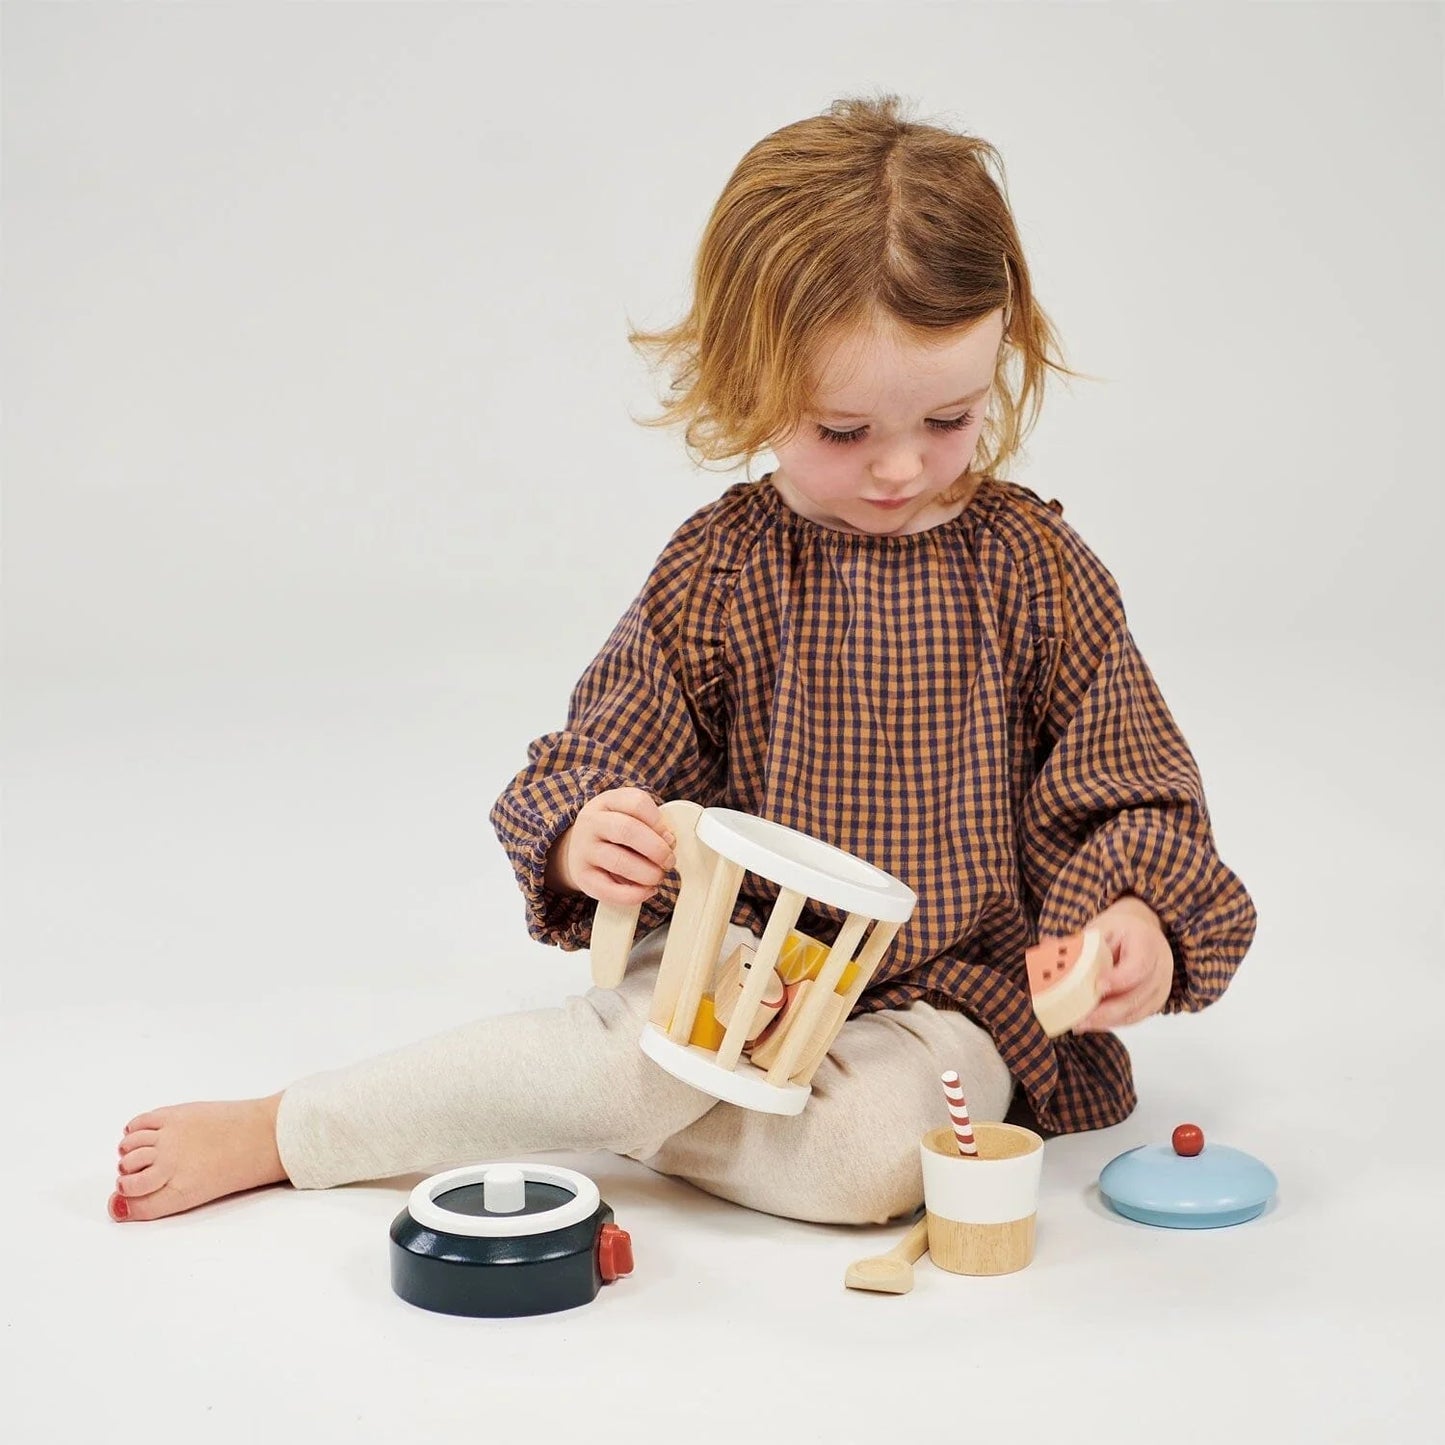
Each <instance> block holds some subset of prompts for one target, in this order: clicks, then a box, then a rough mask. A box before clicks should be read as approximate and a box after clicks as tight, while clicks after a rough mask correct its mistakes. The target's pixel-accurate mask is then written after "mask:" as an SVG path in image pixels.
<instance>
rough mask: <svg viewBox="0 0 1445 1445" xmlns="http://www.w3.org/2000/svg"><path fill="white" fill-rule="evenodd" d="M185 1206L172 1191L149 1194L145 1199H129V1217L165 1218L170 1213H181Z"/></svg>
mask: <svg viewBox="0 0 1445 1445" xmlns="http://www.w3.org/2000/svg"><path fill="white" fill-rule="evenodd" d="M183 1208H185V1206H184V1205H183V1204H181V1203H179V1202H178V1201H177V1200H176V1198H175V1196H174V1195H173V1194H170V1193H165V1194H149V1195H147V1196H146V1197H145V1198H144V1199H127V1200H126V1201H125V1211H126V1212H125V1217H126V1218H127V1219H164V1218H165V1217H166V1216H167V1215H170V1214H179V1213H180V1211H181V1210H182V1209H183Z"/></svg>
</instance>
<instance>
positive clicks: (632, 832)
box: [599, 800, 676, 882]
mask: <svg viewBox="0 0 1445 1445" xmlns="http://www.w3.org/2000/svg"><path fill="white" fill-rule="evenodd" d="M649 801H650V800H649ZM599 836H600V839H601V841H602V842H603V844H604V845H606V844H611V845H612V846H613V847H617V848H623V849H626V850H629V851H630V852H632V853H636V854H639V855H640V856H641V857H643V858H646V859H648V860H649V861H650V862H652V863H653V864H654V865H655V866H656V867H657V868H658V869H659V870H660V871H661V872H664V873H665V872H666V871H667V870H668V869H669V868H671V867H672V866H673V864H674V863H675V862H676V859H675V858H674V857H673V852H672V848H671V847H670V846H669V845H668V842H667V840H666V839H665V838H663V837H662V835H661V834H660V833H658V832H657V831H656V830H655V829H654V828H652V827H651V825H649V824H647V823H644V822H642V821H641V819H639V818H637V817H635V816H633V815H632V814H627V813H617V814H614V815H613V816H612V817H611V818H609V819H608V820H607V822H606V824H605V825H604V827H603V830H602V832H601V834H600V835H599ZM602 866H603V867H608V868H610V867H611V866H612V865H611V864H603V865H602ZM627 876H629V877H630V876H631V875H630V874H629V875H627ZM652 881H653V882H656V881H657V880H656V879H654V880H652Z"/></svg>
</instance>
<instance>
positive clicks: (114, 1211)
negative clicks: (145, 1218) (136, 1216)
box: [110, 1194, 130, 1219]
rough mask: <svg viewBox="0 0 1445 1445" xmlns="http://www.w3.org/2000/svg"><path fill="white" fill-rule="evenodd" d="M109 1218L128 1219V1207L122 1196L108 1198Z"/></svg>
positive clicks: (115, 1195)
mask: <svg viewBox="0 0 1445 1445" xmlns="http://www.w3.org/2000/svg"><path fill="white" fill-rule="evenodd" d="M110 1217H111V1218H112V1219H129V1218H130V1205H129V1204H127V1203H126V1202H125V1196H124V1195H123V1194H112V1195H111V1196H110Z"/></svg>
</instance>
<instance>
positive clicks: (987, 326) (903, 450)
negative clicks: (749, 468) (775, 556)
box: [772, 310, 1003, 536]
mask: <svg viewBox="0 0 1445 1445" xmlns="http://www.w3.org/2000/svg"><path fill="white" fill-rule="evenodd" d="M1002 340H1003V312H1002V310H998V311H992V312H990V313H989V314H988V315H987V316H985V317H983V318H982V320H980V321H977V322H975V323H973V324H972V325H971V326H969V327H968V329H967V330H963V331H955V332H952V333H949V334H947V335H946V337H945V338H944V339H941V340H934V341H929V342H926V343H921V342H917V341H912V340H908V339H905V338H904V337H902V336H901V335H900V334H898V333H897V332H896V331H894V330H892V329H891V328H879V329H877V330H868V331H862V332H858V333H855V334H852V335H849V336H847V337H845V338H844V339H843V340H842V341H841V342H839V343H838V344H837V345H835V346H834V347H832V348H831V349H829V350H827V351H825V352H824V354H823V358H822V367H821V372H820V375H819V381H818V387H817V392H816V395H815V396H814V404H813V406H812V408H811V409H810V410H809V412H808V413H807V414H805V415H804V417H803V419H802V421H801V422H800V423H799V424H798V426H797V427H796V428H795V429H794V430H793V431H792V433H791V434H789V435H788V436H787V437H786V438H781V439H778V440H776V441H775V442H774V444H773V448H772V450H773V454H774V455H775V456H776V457H777V459H778V466H777V469H776V470H775V471H774V473H773V475H772V483H773V486H775V487H776V488H777V489H778V491H779V493H780V494H781V495H782V498H783V500H784V501H785V502H786V503H787V504H788V506H789V507H791V508H792V509H793V511H795V512H797V513H798V514H799V515H800V516H804V517H808V518H811V519H812V520H813V521H815V522H821V523H822V524H823V525H824V526H827V527H835V528H837V529H838V530H840V531H844V532H865V533H868V534H870V535H873V536H901V535H903V534H905V533H908V532H922V531H926V530H927V529H928V528H929V527H936V526H937V525H938V524H939V523H940V522H945V521H947V520H949V518H951V517H955V516H957V515H958V513H959V512H960V511H961V510H962V508H963V503H962V502H949V503H945V502H941V501H940V500H939V498H940V497H941V496H942V495H943V494H944V493H946V492H947V491H948V489H949V488H950V487H952V486H953V484H954V483H955V482H956V481H957V480H958V479H959V477H960V476H962V475H963V473H964V472H966V471H967V470H968V466H969V463H970V462H971V461H972V459H973V452H974V447H975V446H976V445H977V444H978V433H979V427H980V426H981V425H982V422H983V417H984V412H985V410H986V408H987V406H988V400H989V391H990V388H991V387H992V385H993V375H994V367H995V364H996V362H997V361H998V352H999V345H1000V343H1001V342H1002Z"/></svg>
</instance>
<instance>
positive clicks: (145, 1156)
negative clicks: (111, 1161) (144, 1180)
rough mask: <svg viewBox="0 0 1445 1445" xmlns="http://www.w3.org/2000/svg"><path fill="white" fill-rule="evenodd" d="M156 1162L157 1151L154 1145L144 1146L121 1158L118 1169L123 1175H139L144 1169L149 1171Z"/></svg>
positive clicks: (139, 1146)
mask: <svg viewBox="0 0 1445 1445" xmlns="http://www.w3.org/2000/svg"><path fill="white" fill-rule="evenodd" d="M155 1162H156V1150H155V1147H154V1145H151V1144H142V1145H138V1146H137V1147H136V1148H134V1149H132V1150H130V1151H129V1152H128V1153H125V1154H122V1155H121V1156H120V1163H119V1165H118V1168H119V1169H120V1172H121V1173H122V1174H138V1173H139V1172H140V1171H141V1170H142V1169H149V1168H150V1167H151V1165H152V1164H154V1163H155Z"/></svg>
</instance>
